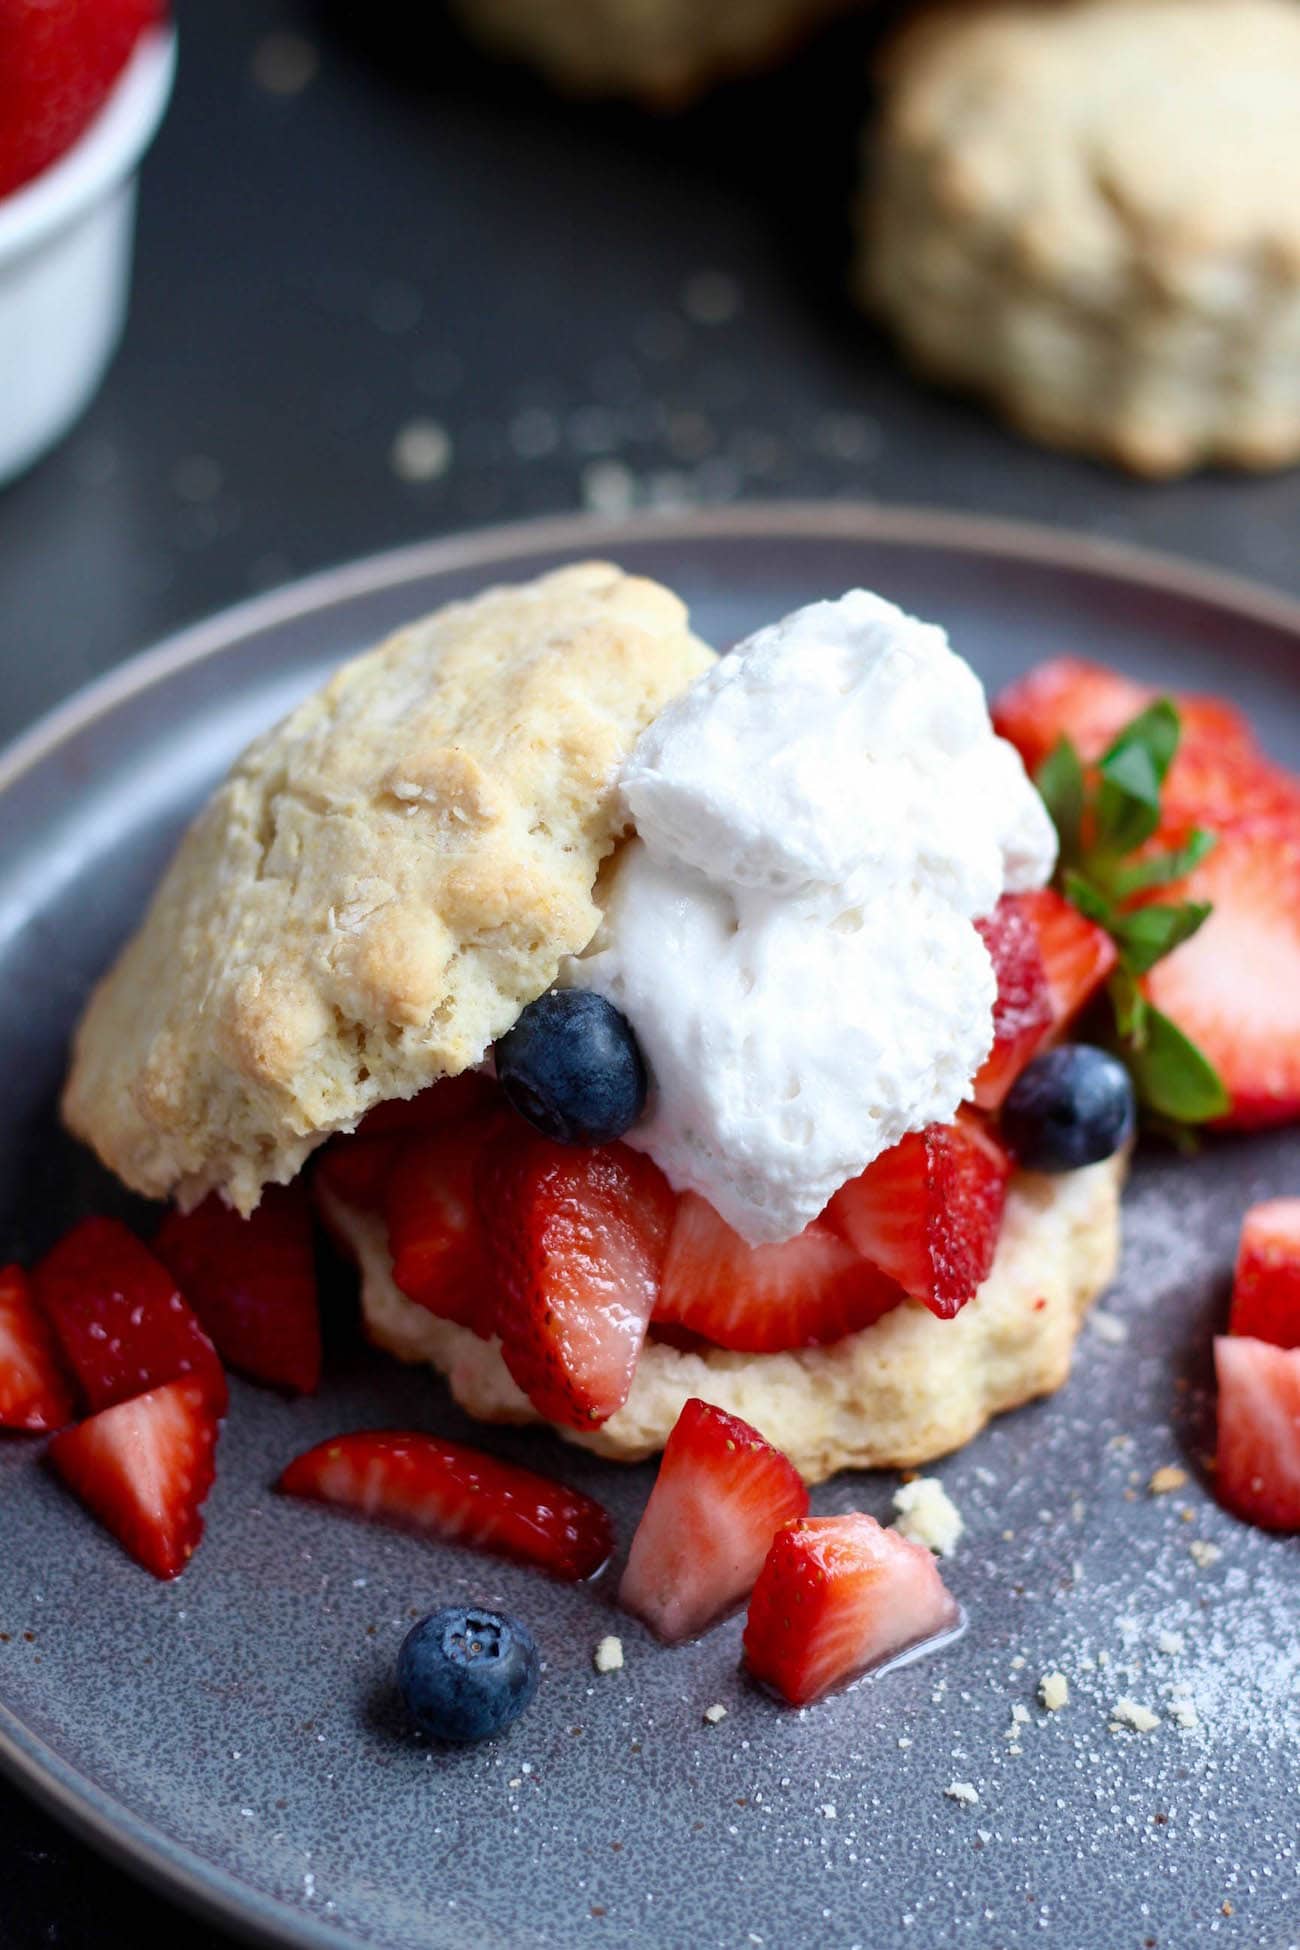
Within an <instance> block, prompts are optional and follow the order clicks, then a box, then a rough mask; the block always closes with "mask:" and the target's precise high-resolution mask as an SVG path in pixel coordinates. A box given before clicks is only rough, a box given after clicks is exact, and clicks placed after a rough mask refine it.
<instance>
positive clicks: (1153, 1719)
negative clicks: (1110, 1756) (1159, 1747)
mask: <svg viewBox="0 0 1300 1950" xmlns="http://www.w3.org/2000/svg"><path fill="white" fill-rule="evenodd" d="M1110 1723H1111V1726H1112V1728H1114V1727H1132V1729H1133V1731H1134V1733H1150V1732H1151V1729H1152V1728H1153V1727H1158V1726H1159V1725H1160V1715H1159V1714H1158V1713H1153V1712H1152V1711H1151V1708H1150V1707H1149V1706H1143V1705H1141V1704H1140V1703H1139V1702H1138V1701H1137V1700H1135V1699H1129V1698H1127V1697H1125V1698H1123V1699H1117V1700H1116V1702H1115V1704H1114V1706H1113V1707H1112V1708H1111V1722H1110Z"/></svg>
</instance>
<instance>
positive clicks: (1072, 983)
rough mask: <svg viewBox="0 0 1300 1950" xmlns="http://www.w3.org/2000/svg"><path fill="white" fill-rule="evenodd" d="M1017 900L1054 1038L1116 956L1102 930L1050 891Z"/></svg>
mask: <svg viewBox="0 0 1300 1950" xmlns="http://www.w3.org/2000/svg"><path fill="white" fill-rule="evenodd" d="M1016 898H1017V900H1018V901H1019V903H1020V911H1021V913H1022V914H1023V915H1024V917H1025V919H1026V920H1027V921H1028V923H1029V925H1030V927H1031V928H1032V929H1033V931H1034V937H1035V939H1036V940H1037V942H1038V952H1039V954H1040V955H1041V957H1042V962H1043V970H1044V973H1045V974H1046V976H1047V994H1048V1000H1049V1002H1050V1004H1051V1010H1052V1035H1053V1036H1059V1035H1060V1034H1061V1033H1062V1032H1063V1031H1064V1030H1066V1029H1068V1028H1069V1026H1070V1024H1071V1023H1072V1022H1073V1021H1074V1019H1075V1017H1076V1016H1078V1015H1079V1013H1080V1012H1081V1011H1082V1010H1083V1009H1084V1008H1085V1007H1086V1005H1087V1004H1088V1003H1089V1002H1090V1001H1091V1000H1092V998H1093V996H1094V995H1095V994H1096V993H1097V990H1098V989H1099V988H1100V987H1101V985H1102V983H1103V982H1104V981H1105V980H1106V978H1107V976H1108V975H1109V974H1110V973H1111V971H1112V969H1113V968H1114V966H1115V963H1116V961H1117V960H1118V950H1117V949H1116V947H1115V943H1114V942H1113V941H1112V940H1111V938H1110V936H1109V935H1108V934H1107V932H1106V930H1105V928H1099V927H1098V926H1097V924H1096V922H1095V921H1089V920H1088V919H1087V918H1086V916H1084V915H1082V914H1080V912H1079V910H1078V908H1077V907H1071V905H1070V903H1069V901H1067V900H1065V899H1064V898H1063V897H1062V896H1061V895H1060V894H1057V893H1055V892H1053V890H1052V889H1051V888H1050V887H1044V888H1043V889H1042V890H1041V892H1039V893H1036V894H1019V895H1017V896H1016Z"/></svg>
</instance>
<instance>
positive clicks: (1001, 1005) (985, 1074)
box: [971, 894, 1052, 1110]
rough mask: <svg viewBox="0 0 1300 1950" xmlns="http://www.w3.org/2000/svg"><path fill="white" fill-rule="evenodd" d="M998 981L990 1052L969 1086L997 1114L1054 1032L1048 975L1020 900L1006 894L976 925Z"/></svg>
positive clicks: (982, 1106) (980, 1102)
mask: <svg viewBox="0 0 1300 1950" xmlns="http://www.w3.org/2000/svg"><path fill="white" fill-rule="evenodd" d="M975 925H976V927H977V928H978V929H979V931H980V934H981V935H982V937H983V940H984V946H985V947H986V948H987V949H988V951H989V959H990V960H991V961H992V963H993V973H994V974H995V975H996V976H997V980H998V994H997V1000H996V1002H995V1003H994V1004H993V1047H992V1049H991V1050H990V1051H989V1053H988V1056H987V1057H986V1058H985V1060H984V1066H983V1068H982V1069H981V1070H980V1072H979V1075H978V1076H977V1077H976V1078H975V1082H974V1084H973V1085H972V1086H971V1096H972V1098H973V1099H974V1101H975V1102H976V1103H977V1104H978V1105H979V1107H980V1109H981V1110H996V1109H997V1108H998V1106H999V1104H1000V1103H1001V1102H1002V1100H1003V1098H1004V1097H1005V1096H1006V1094H1007V1092H1008V1090H1010V1088H1011V1086H1012V1084H1013V1083H1014V1082H1015V1080H1016V1078H1017V1077H1018V1076H1019V1075H1020V1072H1021V1071H1022V1070H1023V1069H1024V1067H1025V1065H1026V1063H1028V1061H1029V1059H1030V1057H1031V1056H1033V1054H1034V1052H1035V1051H1036V1050H1038V1049H1040V1048H1041V1047H1042V1045H1043V1043H1044V1042H1045V1041H1046V1040H1047V1037H1048V1036H1049V1035H1050V1034H1051V1030H1052V1002H1051V996H1050V994H1049V992H1048V987H1047V971H1046V969H1045V968H1044V967H1043V957H1042V955H1041V954H1040V953H1039V949H1038V936H1037V935H1036V933H1035V932H1034V929H1033V928H1032V927H1031V926H1030V923H1029V917H1028V915H1027V914H1026V913H1025V910H1024V907H1023V905H1022V897H1021V896H1020V895H1017V894H1004V895H1003V897H1002V899H1001V900H1000V901H999V902H998V905H997V907H996V909H995V910H994V912H993V913H992V914H991V915H990V916H989V917H988V919H987V920H986V921H977V922H976V923H975Z"/></svg>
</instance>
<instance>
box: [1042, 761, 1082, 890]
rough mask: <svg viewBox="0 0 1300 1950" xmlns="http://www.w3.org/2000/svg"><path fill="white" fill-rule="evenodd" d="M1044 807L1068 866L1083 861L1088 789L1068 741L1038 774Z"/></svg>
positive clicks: (1063, 858) (1043, 764) (1063, 859)
mask: <svg viewBox="0 0 1300 1950" xmlns="http://www.w3.org/2000/svg"><path fill="white" fill-rule="evenodd" d="M1034 784H1035V785H1036V786H1037V787H1038V790H1039V793H1040V794H1041V796H1042V800H1043V804H1044V805H1045V806H1046V807H1047V810H1048V813H1049V814H1050V815H1051V820H1052V824H1053V825H1054V826H1055V828H1056V838H1057V843H1058V845H1059V847H1060V857H1061V861H1062V863H1064V864H1072V863H1073V862H1075V861H1077V860H1078V858H1079V853H1080V849H1081V847H1082V843H1083V812H1084V803H1085V797H1086V793H1085V786H1084V777H1083V762H1082V760H1081V759H1080V757H1079V754H1078V752H1077V751H1076V750H1075V747H1074V746H1073V745H1072V744H1071V742H1070V740H1069V739H1068V738H1061V739H1059V740H1058V741H1057V743H1056V745H1055V746H1054V747H1053V749H1052V750H1051V751H1050V752H1049V753H1048V754H1047V757H1046V758H1045V759H1044V760H1043V762H1042V764H1041V765H1040V766H1039V768H1038V770H1037V772H1035V774H1034Z"/></svg>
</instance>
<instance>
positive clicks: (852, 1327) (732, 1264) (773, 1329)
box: [654, 1192, 907, 1354]
mask: <svg viewBox="0 0 1300 1950" xmlns="http://www.w3.org/2000/svg"><path fill="white" fill-rule="evenodd" d="M906 1297H907V1296H906V1294H905V1293H904V1292H903V1290H902V1288H901V1287H900V1286H899V1285H898V1284H897V1282H896V1281H894V1280H891V1279H889V1278H888V1277H887V1276H886V1275H885V1274H883V1273H881V1272H880V1271H879V1269H878V1268H877V1267H875V1266H871V1265H869V1264H868V1263H867V1261H866V1260H864V1259H863V1257H862V1255H861V1254H860V1253H858V1252H856V1251H855V1250H854V1248H853V1247H852V1246H850V1245H849V1243H848V1241H847V1240H846V1239H844V1238H842V1237H841V1236H840V1234H839V1233H837V1232H835V1231H833V1230H832V1229H831V1227H830V1226H828V1225H825V1224H823V1223H822V1221H821V1220H820V1219H814V1220H813V1223H812V1224H811V1225H810V1226H809V1227H807V1229H806V1230H805V1231H803V1232H801V1233H800V1234H799V1235H798V1237H797V1238H794V1239H787V1240H784V1241H782V1243H781V1244H780V1245H777V1246H750V1245H747V1244H746V1242H745V1241H744V1240H743V1239H742V1238H741V1236H740V1234H739V1233H738V1232H733V1230H732V1228H731V1227H730V1226H729V1225H728V1224H727V1222H726V1220H725V1219H723V1218H720V1217H719V1215H718V1214H717V1213H716V1212H715V1211H714V1209H713V1207H712V1206H711V1205H710V1204H709V1203H708V1202H707V1200H705V1199H702V1198H699V1197H698V1196H697V1195H696V1194H695V1193H694V1192H686V1193H684V1194H683V1196H682V1198H681V1199H680V1201H679V1202H678V1206H677V1213H676V1217H675V1218H674V1220H673V1228H672V1232H671V1234H670V1236H669V1241H668V1254H667V1258H666V1259H665V1261H664V1270H663V1278H662V1281H661V1283H660V1288H659V1300H658V1303H657V1305H656V1307H655V1311H654V1319H655V1324H656V1326H669V1327H676V1328H685V1329H687V1330H688V1331H689V1332H690V1333H693V1334H698V1335H699V1336H700V1338H701V1339H702V1340H705V1341H711V1342H712V1343H713V1345H714V1346H715V1347H729V1348H735V1349H737V1350H738V1351H740V1352H742V1353H746V1354H773V1353H781V1352H784V1351H785V1350H786V1349H787V1348H794V1347H817V1346H821V1345H824V1344H825V1343H826V1342H828V1341H838V1340H841V1339H843V1337H844V1335H845V1334H855V1333H857V1331H858V1329H859V1328H861V1327H870V1326H871V1324H872V1322H873V1321H877V1320H879V1319H880V1316H881V1315H882V1314H884V1313H888V1312H889V1310H890V1308H891V1307H896V1306H897V1305H898V1304H899V1302H900V1301H901V1300H904V1299H906Z"/></svg>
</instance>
